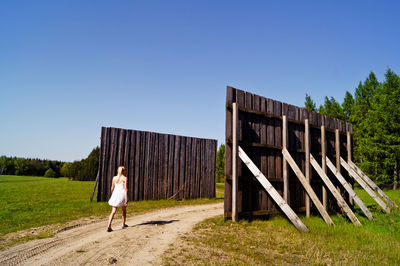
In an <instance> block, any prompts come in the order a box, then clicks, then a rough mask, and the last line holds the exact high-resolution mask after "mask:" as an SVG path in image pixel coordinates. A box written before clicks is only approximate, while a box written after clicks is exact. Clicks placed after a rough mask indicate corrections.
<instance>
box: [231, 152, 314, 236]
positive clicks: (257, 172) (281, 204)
mask: <svg viewBox="0 0 400 266" xmlns="http://www.w3.org/2000/svg"><path fill="white" fill-rule="evenodd" d="M238 148H239V157H240V159H242V161H243V162H244V163H245V164H246V166H247V167H248V168H249V169H250V171H251V172H252V173H253V175H254V176H255V177H256V179H257V180H258V181H259V182H260V183H261V185H262V186H263V187H264V188H265V190H266V191H267V193H268V194H269V195H270V196H271V198H272V199H273V200H274V201H275V202H276V204H277V205H278V206H279V208H281V210H282V211H283V212H284V213H285V214H286V216H287V217H288V218H289V220H290V221H291V222H292V223H293V225H294V226H295V227H296V228H297V229H298V230H300V231H303V232H308V228H307V226H305V225H304V224H303V222H302V221H301V220H300V218H299V217H298V216H297V214H296V213H295V212H294V211H293V210H292V208H290V206H289V205H288V204H287V203H286V201H285V200H284V199H283V198H282V196H281V195H280V194H279V193H278V191H276V189H275V188H274V187H273V186H272V185H271V183H270V182H269V181H268V179H267V178H266V177H265V176H264V175H263V173H261V171H260V170H259V169H258V168H257V166H256V165H255V164H254V163H253V162H252V161H251V160H250V158H249V157H248V156H247V154H246V153H245V152H244V151H243V150H242V148H241V147H240V146H239V147H238Z"/></svg>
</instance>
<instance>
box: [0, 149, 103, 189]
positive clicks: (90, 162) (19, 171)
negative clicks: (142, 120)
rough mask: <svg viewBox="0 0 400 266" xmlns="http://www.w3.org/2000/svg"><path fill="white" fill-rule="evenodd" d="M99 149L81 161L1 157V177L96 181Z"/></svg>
mask: <svg viewBox="0 0 400 266" xmlns="http://www.w3.org/2000/svg"><path fill="white" fill-rule="evenodd" d="M99 153H100V149H99V147H96V148H94V149H93V150H92V151H91V153H90V154H89V156H88V157H87V158H85V159H82V160H80V161H74V162H61V161H54V160H42V159H30V158H19V157H7V156H1V157H0V175H20V176H44V177H55V178H57V177H69V178H71V179H73V180H80V181H88V180H95V179H96V175H97V169H98V165H99Z"/></svg>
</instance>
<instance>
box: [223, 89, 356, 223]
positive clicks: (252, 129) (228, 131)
mask: <svg viewBox="0 0 400 266" xmlns="http://www.w3.org/2000/svg"><path fill="white" fill-rule="evenodd" d="M234 102H236V103H237V105H238V110H239V113H238V116H239V121H238V122H239V123H238V133H237V134H238V135H237V138H238V145H239V146H241V147H242V148H243V150H244V151H245V152H246V154H247V155H248V156H249V157H250V159H251V160H252V161H253V162H254V163H255V164H256V165H257V167H258V168H259V169H260V170H261V172H262V173H263V174H264V175H265V176H266V177H267V178H268V180H269V181H270V182H271V183H272V185H273V186H274V187H275V188H276V189H277V191H278V192H279V193H280V194H281V195H282V196H283V169H282V160H283V159H282V116H283V115H286V116H287V120H288V132H287V133H288V147H287V149H288V151H289V152H290V154H291V155H292V157H293V158H294V160H295V161H296V163H297V165H298V166H299V168H300V169H301V170H302V172H303V173H305V147H304V129H305V126H304V120H305V119H306V118H308V119H309V123H310V139H311V140H310V143H311V150H310V152H311V154H312V155H313V156H314V157H315V158H316V159H317V161H318V162H319V163H320V164H321V126H322V125H324V126H325V129H326V145H327V150H326V155H327V157H328V158H329V159H330V160H331V161H332V162H333V164H335V162H336V155H335V130H336V129H339V134H340V156H341V157H343V158H344V159H347V148H346V145H347V136H346V132H347V131H350V132H352V127H351V124H350V123H346V122H344V121H342V120H339V119H335V118H331V117H328V116H324V115H321V114H318V113H316V112H310V111H308V110H306V109H304V108H300V107H296V106H293V105H289V104H286V103H282V102H279V101H275V100H271V99H268V98H265V97H261V96H259V95H255V94H252V93H250V92H246V91H243V90H238V89H235V88H232V87H227V94H226V128H225V136H226V147H225V177H226V178H225V204H224V205H225V207H224V208H225V210H224V213H225V217H226V218H227V217H231V215H232V214H231V212H232V103H234ZM288 168H289V172H288V174H289V201H288V204H289V205H290V206H291V207H292V208H293V209H294V210H295V211H304V210H305V191H304V189H303V187H302V185H301V183H300V182H299V181H298V180H297V177H296V176H295V174H294V172H293V171H292V170H291V169H290V167H289V166H288ZM311 168H312V167H311ZM236 171H237V176H238V198H237V201H238V215H239V217H244V216H257V215H266V214H271V213H277V212H279V207H278V206H276V204H275V203H274V201H273V200H272V199H271V198H270V197H269V196H268V194H267V193H266V191H265V190H264V188H263V187H262V186H261V185H260V184H259V183H258V181H257V180H256V179H255V178H254V176H253V175H252V174H251V172H250V171H249V170H248V168H247V167H246V165H244V163H243V162H242V161H241V160H240V159H239V158H238V160H237V170H236ZM327 172H328V173H329V175H328V176H330V175H331V173H330V171H329V169H328V170H327ZM342 174H343V175H344V176H345V178H346V179H347V180H348V181H349V182H350V183H353V182H352V180H350V178H349V177H348V175H346V173H344V171H342ZM330 179H331V181H332V182H333V183H334V184H335V185H339V183H338V182H335V179H334V178H330ZM310 182H311V185H312V187H313V189H314V191H315V192H316V194H317V195H318V197H319V198H320V200H321V202H322V186H323V184H322V181H321V178H320V177H319V176H318V174H317V173H316V172H314V170H312V173H311V181H310ZM344 196H345V197H346V195H344ZM328 197H329V199H328V200H329V201H328V204H329V206H328V208H331V209H332V207H333V206H334V205H335V204H334V203H335V201H334V200H333V198H332V197H330V195H329V193H328Z"/></svg>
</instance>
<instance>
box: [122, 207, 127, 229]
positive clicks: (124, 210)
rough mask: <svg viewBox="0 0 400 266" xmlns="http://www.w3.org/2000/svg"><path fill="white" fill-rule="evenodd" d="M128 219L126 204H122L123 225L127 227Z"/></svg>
mask: <svg viewBox="0 0 400 266" xmlns="http://www.w3.org/2000/svg"><path fill="white" fill-rule="evenodd" d="M125 221H126V206H122V227H125V225H126V224H125Z"/></svg>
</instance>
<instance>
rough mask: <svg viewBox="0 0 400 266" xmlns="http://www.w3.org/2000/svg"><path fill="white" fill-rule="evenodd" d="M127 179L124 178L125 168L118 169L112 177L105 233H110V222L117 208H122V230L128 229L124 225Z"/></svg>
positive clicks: (126, 203)
mask: <svg viewBox="0 0 400 266" xmlns="http://www.w3.org/2000/svg"><path fill="white" fill-rule="evenodd" d="M127 183H128V179H127V178H126V176H125V167H123V166H120V167H118V174H117V175H116V176H114V177H113V180H112V185H111V198H110V200H109V201H108V204H109V205H110V206H111V207H112V210H111V214H110V217H109V219H108V226H107V232H111V231H112V228H111V222H112V220H113V218H114V215H115V213H116V212H117V208H118V207H122V229H124V228H125V227H128V225H126V223H125V221H126V206H127V205H128V186H127Z"/></svg>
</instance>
